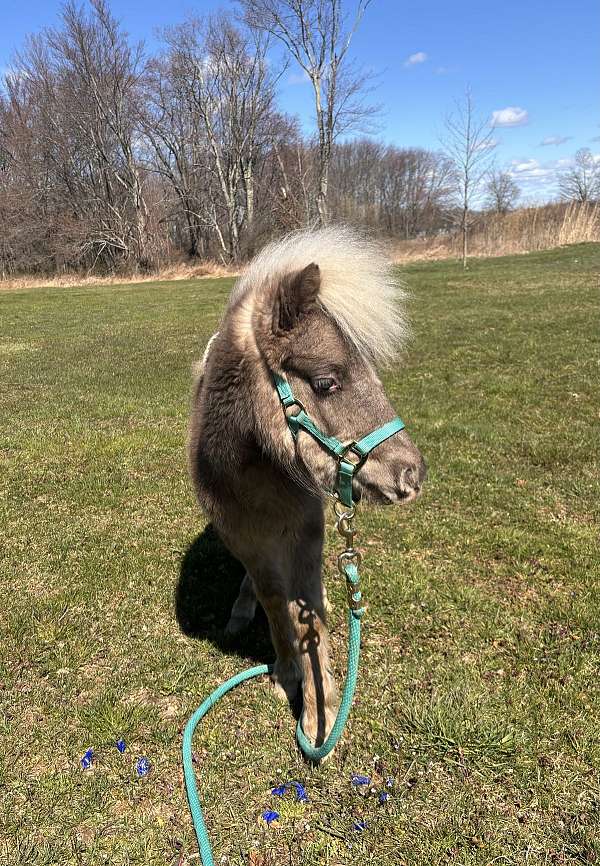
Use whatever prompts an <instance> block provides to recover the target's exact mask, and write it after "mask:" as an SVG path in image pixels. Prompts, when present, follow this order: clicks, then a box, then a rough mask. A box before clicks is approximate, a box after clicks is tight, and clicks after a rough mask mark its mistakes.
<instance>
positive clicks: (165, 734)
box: [0, 245, 600, 866]
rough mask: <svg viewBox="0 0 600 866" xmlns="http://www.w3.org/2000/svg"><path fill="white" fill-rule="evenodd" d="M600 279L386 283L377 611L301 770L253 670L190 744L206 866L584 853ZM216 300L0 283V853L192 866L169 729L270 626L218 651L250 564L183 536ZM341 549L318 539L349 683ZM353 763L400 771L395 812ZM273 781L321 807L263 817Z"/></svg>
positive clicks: (364, 530)
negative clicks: (388, 503) (391, 445)
mask: <svg viewBox="0 0 600 866" xmlns="http://www.w3.org/2000/svg"><path fill="white" fill-rule="evenodd" d="M599 272H600V247H598V246H595V245H582V246H578V247H569V248H567V249H562V250H555V251H550V252H545V253H540V254H535V255H527V256H519V257H510V258H499V259H492V260H478V261H473V262H472V263H471V266H470V269H469V271H468V272H467V273H463V272H462V270H461V268H460V266H459V265H458V264H455V263H448V262H438V263H434V264H416V265H413V266H410V267H408V268H405V269H404V271H403V275H404V278H405V280H406V281H407V283H408V285H409V288H410V290H411V292H412V302H411V317H412V320H413V323H414V339H413V342H412V344H411V346H410V348H409V350H408V352H407V357H406V361H405V363H404V365H403V366H402V367H399V368H398V369H397V370H395V371H394V372H393V373H391V374H388V375H387V377H386V381H387V386H388V390H389V393H390V395H391V397H392V400H393V402H394V404H395V406H396V407H397V409H398V412H399V413H400V415H401V417H402V418H404V419H405V420H406V421H407V423H408V427H409V430H410V432H411V435H412V436H413V438H414V440H415V441H416V442H417V443H418V444H419V446H420V447H421V449H422V451H423V453H424V454H425V456H426V458H427V460H428V463H429V482H428V485H427V488H426V491H425V494H424V496H423V498H422V499H421V501H420V502H419V503H418V504H417V505H416V506H414V507H412V508H410V509H407V510H385V509H383V510H367V509H362V510H361V513H360V515H359V522H358V525H359V529H360V531H361V542H362V545H363V548H364V550H365V553H366V556H365V564H364V569H363V571H364V591H365V595H366V598H367V600H368V603H369V610H368V615H367V617H366V618H365V621H364V641H363V647H364V650H363V657H362V670H361V674H360V680H359V690H358V699H357V701H356V706H355V708H354V711H353V714H352V716H351V720H350V723H349V726H348V728H347V731H346V733H345V736H344V740H343V742H342V744H341V746H340V747H339V748H338V750H337V751H336V752H335V754H334V756H333V758H332V759H331V760H330V761H329V762H328V763H327V764H326V765H325V766H323V767H322V768H318V769H311V768H308V767H307V766H306V765H305V764H304V763H303V761H302V760H301V758H300V757H299V755H298V753H297V751H296V748H295V746H294V736H293V732H294V721H293V719H292V717H291V715H290V712H289V711H288V709H287V707H285V706H283V705H281V704H280V703H278V702H277V700H276V699H275V698H274V697H273V696H272V695H271V692H270V690H269V689H268V688H267V686H266V684H265V683H264V682H253V683H250V684H248V685H246V686H243V687H241V688H240V689H239V690H238V691H236V692H235V693H233V694H231V695H230V696H228V697H227V698H226V699H225V700H224V701H223V703H222V704H221V705H219V707H217V708H216V709H215V710H214V711H213V712H212V713H211V715H210V716H209V717H208V718H207V719H206V720H205V722H204V723H203V724H202V726H201V728H200V729H199V732H198V735H197V738H196V740H195V749H196V755H197V758H198V765H197V766H198V772H199V779H200V790H201V794H202V797H203V799H204V801H205V803H206V814H207V822H208V825H209V828H210V831H211V837H212V839H213V842H214V846H215V849H216V860H217V862H218V863H221V862H222V863H229V864H246V863H252V864H254V866H269V864H287V866H290V864H291V866H301V864H307V866H308V864H321V863H322V864H329V866H341V864H377V866H386V864H398V866H401V864H411V866H412V864H415V866H416V864H419V866H431V864H437V863H440V864H446V863H457V864H492V863H494V864H496V863H497V864H519V866H521V864H525V863H527V864H565V863H595V862H599V858H600V840H599V837H600V832H599V828H600V740H599V735H598V732H599V731H600V689H599V676H598V672H599V664H600V626H599V623H600V595H599V590H598V585H599V578H600V562H599V554H598V519H599V517H600V514H599V502H600V460H599V449H600V410H599V405H600V404H599V393H600V391H599V380H600V376H599V374H600V366H599V357H600V353H599V348H600V342H599V340H600V316H599V313H600V303H599V298H598V293H599V288H600V286H599V281H598V273H599ZM230 285H231V281H228V280H203V281H197V282H194V281H190V282H174V283H162V284H161V283H156V284H153V283H144V284H141V285H129V286H102V287H97V288H82V289H32V290H27V291H12V292H6V293H4V294H2V295H0V310H1V313H2V315H1V325H0V363H1V370H2V374H1V382H2V388H1V390H0V439H1V443H0V448H1V450H0V460H1V468H0V531H1V533H2V542H1V544H0V569H1V579H0V605H1V607H0V611H1V612H0V628H1V635H2V642H1V649H0V702H1V703H0V707H1V711H0V736H1V744H2V748H1V755H0V798H1V801H2V817H1V825H0V826H1V829H0V862H2V863H3V864H7V866H8V864H10V866H13V864H27V866H41V864H49V866H50V864H52V866H56V864H74V866H75V864H90V866H92V864H93V866H97V864H111V866H120V864H123V866H125V864H128V866H129V864H149V866H158V864H161V866H162V864H172V866H175V864H184V863H187V862H188V857H190V859H189V862H190V863H191V864H197V863H198V862H199V861H198V860H197V859H194V858H193V857H192V856H191V855H193V854H194V853H195V844H194V836H193V830H192V827H191V825H190V820H189V817H188V812H187V805H186V800H185V794H184V790H183V787H182V772H181V765H180V756H179V754H180V743H181V733H182V728H183V725H184V724H185V721H186V719H187V718H188V716H189V715H190V713H191V712H192V711H193V709H194V708H195V707H196V706H197V705H198V704H199V703H200V701H201V699H202V698H203V697H204V696H205V695H206V694H207V693H208V692H209V691H210V690H212V688H214V687H215V686H216V685H217V684H218V683H220V682H221V681H222V680H224V679H225V678H226V677H228V676H230V675H232V674H233V673H235V672H237V671H238V670H240V669H242V668H243V667H247V666H248V665H249V664H250V663H252V662H253V661H254V660H255V659H266V660H270V657H271V655H272V651H271V649H270V645H269V641H268V637H267V635H266V629H265V623H264V619H260V618H259V620H258V621H257V623H256V624H255V625H254V626H253V628H252V630H251V631H250V633H249V634H248V635H247V636H245V637H244V638H243V639H242V640H241V641H240V642H238V643H237V644H235V645H233V646H230V647H228V646H226V645H225V643H224V642H223V639H222V627H223V625H224V623H225V621H226V618H227V606H228V604H229V603H230V602H231V600H232V599H233V597H234V595H235V591H236V581H237V582H239V579H240V569H239V566H238V565H237V564H236V563H235V562H233V561H232V560H231V559H230V558H229V557H228V555H227V554H226V553H225V552H224V551H223V550H222V549H221V547H220V545H219V543H218V542H217V540H216V539H215V538H214V537H212V536H211V535H210V533H208V534H206V533H205V534H203V536H202V539H201V541H196V539H197V536H198V535H199V534H200V533H201V532H202V531H203V529H204V526H205V522H204V519H203V517H202V516H201V514H200V513H199V511H198V509H197V506H196V504H195V502H194V498H193V495H192V492H191V489H190V485H189V482H188V480H187V475H186V467H185V456H184V442H185V436H186V423H187V413H188V401H189V389H190V378H189V369H190V365H191V362H192V360H193V359H195V358H197V357H198V356H199V354H200V353H201V351H202V348H203V346H204V344H205V342H206V340H207V338H208V336H209V335H210V334H211V333H212V332H213V331H214V330H215V327H216V324H217V321H218V318H219V311H220V310H221V308H222V306H223V303H224V300H225V297H226V295H227V291H228V289H229V287H230ZM336 549H337V546H336V540H335V539H334V537H333V534H332V533H331V529H330V530H329V535H328V545H327V550H326V565H325V568H326V573H327V576H328V583H329V591H330V597H331V598H332V601H333V602H334V612H333V614H332V616H331V631H332V641H333V652H334V659H335V665H336V669H337V673H338V677H339V678H341V676H342V673H343V668H344V655H345V637H346V635H345V613H344V591H343V587H341V586H340V585H339V583H338V582H337V581H336V578H335V569H334V567H333V561H334V555H335V551H336ZM178 619H179V621H180V622H181V624H182V625H181V626H180V625H179V624H178ZM118 736H123V737H124V738H125V739H126V741H127V745H128V749H127V752H126V753H125V755H123V756H121V755H120V754H119V753H118V752H117V750H116V748H115V747H114V740H115V739H116V738H117V737H118ZM89 746H93V747H94V749H95V752H96V756H97V761H96V764H95V766H94V768H93V769H92V770H88V771H85V772H84V771H83V770H81V768H80V766H79V758H80V757H81V755H82V754H83V752H84V751H85V749H86V748H88V747H89ZM142 754H143V755H147V756H148V757H149V759H150V761H151V762H152V765H153V769H152V772H151V773H150V775H149V776H147V777H146V778H144V779H137V778H136V776H135V773H134V771H133V764H134V760H135V758H136V757H137V756H138V755H142ZM352 772H361V773H367V774H370V775H372V776H373V778H374V781H375V783H376V785H377V787H378V789H379V788H380V787H381V785H382V783H383V781H384V780H385V778H387V777H393V779H394V784H393V788H392V789H391V794H392V796H391V798H390V800H389V803H388V804H387V805H386V806H384V807H379V806H378V805H377V799H376V797H375V796H374V795H371V796H367V797H362V796H361V795H360V794H359V793H357V792H356V791H355V790H353V789H352V786H351V784H350V781H349V780H350V775H351V773H352ZM290 778H293V779H299V780H301V781H303V782H304V783H305V784H306V787H307V789H308V792H309V795H310V798H311V801H310V803H309V804H308V805H306V806H300V805H297V804H295V803H293V801H292V800H286V801H284V802H283V803H281V804H280V807H281V809H280V810H281V813H282V818H281V821H280V823H279V826H277V827H275V826H272V827H271V828H270V829H267V828H266V827H265V826H264V823H263V822H261V821H260V820H259V816H260V814H261V812H262V811H263V810H264V809H265V808H267V807H271V806H273V805H274V801H273V799H272V798H271V797H270V796H269V789H270V787H271V786H272V785H273V784H275V783H277V782H280V781H282V780H285V779H290ZM357 818H365V819H366V820H367V821H368V829H367V830H366V831H365V832H364V833H362V834H361V833H357V832H356V831H354V830H353V829H352V824H353V821H354V820H356V819H357ZM222 857H224V858H225V859H221V858H222Z"/></svg>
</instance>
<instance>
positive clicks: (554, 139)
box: [540, 135, 573, 147]
mask: <svg viewBox="0 0 600 866" xmlns="http://www.w3.org/2000/svg"><path fill="white" fill-rule="evenodd" d="M572 138H573V136H572V135H549V136H548V137H547V138H543V139H542V140H541V141H540V147H548V146H549V145H552V144H564V143H565V141H571V139H572Z"/></svg>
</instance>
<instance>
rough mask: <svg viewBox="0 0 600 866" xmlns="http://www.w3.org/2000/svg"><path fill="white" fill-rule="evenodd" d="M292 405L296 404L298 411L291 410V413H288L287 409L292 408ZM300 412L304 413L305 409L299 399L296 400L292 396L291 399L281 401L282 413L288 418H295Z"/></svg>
mask: <svg viewBox="0 0 600 866" xmlns="http://www.w3.org/2000/svg"><path fill="white" fill-rule="evenodd" d="M294 406H297V407H298V410H299V411H298V412H293V413H292V414H291V415H288V409H292V408H293V407H294ZM300 412H304V414H306V409H305V408H304V404H303V403H301V402H300V400H296V398H295V397H294V398H293V400H290V401H289V402H286V403H283V413H284V415H285V417H286V418H287V419H288V420H289V419H290V418H296V416H297V415H299V414H300Z"/></svg>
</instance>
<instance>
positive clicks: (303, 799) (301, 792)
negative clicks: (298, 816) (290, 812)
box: [292, 782, 308, 803]
mask: <svg viewBox="0 0 600 866" xmlns="http://www.w3.org/2000/svg"><path fill="white" fill-rule="evenodd" d="M292 785H293V786H294V788H295V789H296V800H297V801H298V802H299V803H308V794H307V793H306V788H305V787H304V785H301V784H300V782H292Z"/></svg>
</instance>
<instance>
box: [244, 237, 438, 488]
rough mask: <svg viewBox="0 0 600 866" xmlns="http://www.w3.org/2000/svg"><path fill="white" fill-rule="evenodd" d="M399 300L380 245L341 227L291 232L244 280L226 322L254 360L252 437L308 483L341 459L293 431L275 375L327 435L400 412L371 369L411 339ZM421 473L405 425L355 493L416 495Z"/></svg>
mask: <svg viewBox="0 0 600 866" xmlns="http://www.w3.org/2000/svg"><path fill="white" fill-rule="evenodd" d="M402 301H403V293H402V292H401V290H400V289H399V288H398V286H397V284H396V282H395V281H394V279H393V278H392V275H391V269H390V266H389V264H388V262H387V261H386V257H385V255H384V254H383V252H382V250H381V249H380V248H379V247H378V246H377V245H374V244H372V243H370V242H367V241H365V240H364V239H363V238H361V237H360V236H358V235H357V234H355V233H354V232H352V231H350V230H349V229H346V228H339V227H332V228H327V229H321V230H318V231H302V232H297V233H294V234H291V235H288V236H287V237H286V238H284V239H283V240H281V241H278V242H276V243H273V244H271V245H269V246H268V247H266V248H265V249H264V250H263V251H262V252H261V253H260V254H259V255H258V256H257V257H256V258H255V259H254V260H253V261H252V262H251V263H250V265H249V267H248V268H247V270H246V271H245V273H244V274H243V275H242V276H241V278H240V279H239V281H238V283H237V285H236V287H235V289H234V291H233V293H232V296H231V299H230V304H229V308H228V313H227V318H228V319H229V322H230V324H231V331H230V334H231V335H232V338H233V339H234V340H235V342H236V343H237V345H238V347H239V349H240V351H241V352H242V354H243V355H244V357H245V358H247V359H248V361H249V362H251V361H252V360H253V361H254V363H251V364H250V366H252V367H253V370H254V377H253V382H254V388H255V393H254V394H253V402H252V412H253V414H254V418H255V424H254V432H255V436H256V439H257V440H258V441H260V442H261V444H262V446H263V448H264V450H265V451H266V452H267V453H270V454H271V455H272V456H273V457H274V458H276V459H277V460H278V461H279V462H280V463H283V464H285V465H287V466H288V467H289V469H290V472H291V473H292V474H293V475H294V477H296V478H299V479H300V480H301V482H302V483H304V484H305V485H308V486H312V487H313V488H320V489H331V488H332V486H333V485H334V483H335V478H336V472H337V465H336V461H335V460H334V459H333V458H332V456H331V454H329V453H328V452H327V451H326V450H325V449H323V447H322V446H321V445H319V443H318V442H317V441H315V440H314V439H313V438H312V437H311V436H310V435H308V434H306V433H303V432H300V433H299V434H298V436H297V437H296V438H294V437H293V436H292V433H291V431H290V429H289V427H288V424H287V423H286V419H285V416H284V413H283V411H282V406H281V403H280V402H279V397H278V394H277V391H276V389H275V386H274V384H273V373H278V374H280V375H283V376H284V377H285V378H286V379H287V380H288V382H289V384H290V386H291V388H292V391H293V393H294V396H295V397H296V398H297V399H298V400H299V401H301V403H302V404H303V405H304V407H305V409H306V412H307V414H308V415H309V416H310V418H311V419H312V420H313V421H314V423H315V424H316V425H317V426H318V427H319V428H320V429H321V430H322V431H323V432H324V433H325V434H327V435H328V436H335V437H336V438H337V439H339V440H340V441H342V442H349V441H353V440H354V441H357V440H358V439H360V438H362V437H363V436H365V435H366V434H367V433H370V432H371V431H372V430H374V429H375V428H377V427H380V426H382V425H384V424H385V423H386V422H388V421H390V420H391V419H393V418H394V417H395V415H396V413H395V411H394V409H393V408H392V406H391V405H390V402H389V400H388V398H387V396H386V394H385V391H384V388H383V385H382V383H381V380H380V378H379V376H378V374H377V372H376V368H377V367H380V366H384V365H389V364H390V363H391V362H392V361H393V360H394V359H395V358H396V357H397V355H398V352H399V350H400V349H401V348H402V346H403V344H404V341H405V338H406V334H407V326H406V321H405V319H404V315H403V312H402V306H401V304H402ZM402 408H403V407H401V411H402ZM424 477H425V464H424V461H423V458H422V456H421V454H420V453H419V451H418V449H417V448H416V447H415V445H414V444H413V443H412V441H411V439H410V437H409V435H408V433H407V432H406V430H402V431H401V432H399V433H397V434H395V435H394V436H392V437H391V438H390V439H388V440H387V441H385V442H383V443H382V444H381V445H379V446H378V447H377V448H375V449H374V450H373V451H372V453H371V455H370V456H369V458H368V459H367V460H366V462H365V464H364V465H363V466H362V467H361V468H360V470H359V471H358V472H357V473H356V474H355V478H354V481H353V491H354V497H355V499H359V498H361V497H363V498H365V499H368V500H371V501H374V502H378V503H404V502H409V501H411V500H413V499H415V498H416V497H417V496H418V494H419V492H420V490H421V485H422V483H423V480H424Z"/></svg>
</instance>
